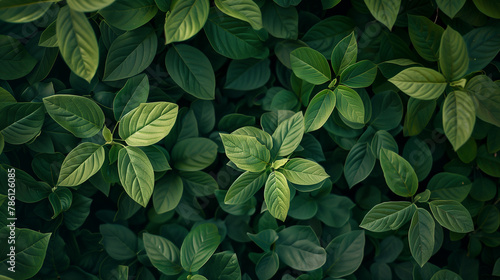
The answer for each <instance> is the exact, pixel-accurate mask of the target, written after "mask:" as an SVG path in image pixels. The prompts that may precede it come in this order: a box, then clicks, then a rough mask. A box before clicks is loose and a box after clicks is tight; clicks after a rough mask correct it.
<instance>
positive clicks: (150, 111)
mask: <svg viewBox="0 0 500 280" xmlns="http://www.w3.org/2000/svg"><path fill="white" fill-rule="evenodd" d="M178 108H179V107H178V106H177V105H176V104H173V103H169V102H153V103H142V104H141V105H139V107H137V108H135V109H134V110H132V111H130V112H129V113H128V114H126V115H125V116H123V118H122V119H121V121H120V126H119V129H118V134H119V135H120V137H121V138H122V139H123V140H125V142H127V144H128V145H130V146H149V145H152V144H155V143H156V142H158V141H160V140H161V139H163V138H164V137H165V136H167V135H168V133H169V132H170V130H171V129H172V127H173V126H174V124H175V120H176V118H177V112H178V110H179V109H178Z"/></svg>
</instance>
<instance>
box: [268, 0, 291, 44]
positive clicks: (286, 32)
mask: <svg viewBox="0 0 500 280" xmlns="http://www.w3.org/2000/svg"><path fill="white" fill-rule="evenodd" d="M262 24H263V25H264V28H265V29H266V30H267V31H268V32H269V34H271V35H272V36H274V37H276V38H281V39H291V40H296V39H297V37H298V34H299V14H298V13H297V9H296V8H295V7H286V8H283V7H281V6H279V5H276V4H275V3H273V2H267V3H266V4H265V5H264V6H263V7H262Z"/></svg>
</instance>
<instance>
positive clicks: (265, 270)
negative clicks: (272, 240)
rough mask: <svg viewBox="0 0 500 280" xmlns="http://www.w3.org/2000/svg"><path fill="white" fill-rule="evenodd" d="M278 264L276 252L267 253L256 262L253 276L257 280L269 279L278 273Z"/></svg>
mask: <svg viewBox="0 0 500 280" xmlns="http://www.w3.org/2000/svg"><path fill="white" fill-rule="evenodd" d="M279 262H280V260H279V258H278V254H276V252H267V253H265V254H264V255H263V256H262V257H261V258H260V259H259V261H258V262H257V265H256V266H255V274H257V277H258V278H259V279H265V280H267V279H271V278H272V277H273V276H274V275H275V274H276V272H278V268H279Z"/></svg>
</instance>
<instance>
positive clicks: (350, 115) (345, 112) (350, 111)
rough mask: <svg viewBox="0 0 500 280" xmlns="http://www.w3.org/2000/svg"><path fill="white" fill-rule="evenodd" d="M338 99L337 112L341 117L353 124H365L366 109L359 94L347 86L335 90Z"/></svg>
mask: <svg viewBox="0 0 500 280" xmlns="http://www.w3.org/2000/svg"><path fill="white" fill-rule="evenodd" d="M334 92H335V96H336V97H337V104H336V107H337V110H338V111H339V113H340V115H342V117H344V118H345V119H347V120H348V121H350V122H353V123H359V124H362V123H364V122H365V107H364V104H363V100H362V99H361V97H360V96H359V94H358V93H357V92H356V91H354V90H353V89H351V88H348V87H346V86H338V87H337V88H335V91H334Z"/></svg>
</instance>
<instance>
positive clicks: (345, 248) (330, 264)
mask: <svg viewBox="0 0 500 280" xmlns="http://www.w3.org/2000/svg"><path fill="white" fill-rule="evenodd" d="M364 248H365V232H364V231H363V230H354V231H351V232H348V233H344V234H342V235H340V236H337V237H335V238H334V239H333V240H332V241H331V242H330V243H329V244H328V246H326V248H325V250H326V254H327V258H326V263H325V265H324V266H323V273H324V274H326V275H329V276H330V277H334V278H340V277H344V276H347V275H350V274H352V273H354V271H356V270H357V269H358V268H359V266H360V265H361V262H362V261H363V256H364Z"/></svg>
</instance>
